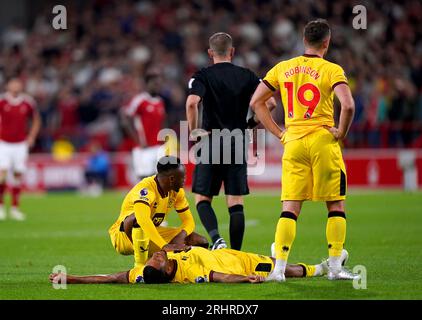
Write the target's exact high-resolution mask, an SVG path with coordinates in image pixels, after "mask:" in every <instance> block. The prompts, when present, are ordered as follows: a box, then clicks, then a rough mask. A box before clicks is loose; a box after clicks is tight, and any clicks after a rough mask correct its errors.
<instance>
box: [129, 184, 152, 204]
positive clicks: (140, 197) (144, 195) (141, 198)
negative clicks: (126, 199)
mask: <svg viewBox="0 0 422 320" xmlns="http://www.w3.org/2000/svg"><path fill="white" fill-rule="evenodd" d="M156 197H157V196H156V194H155V192H154V190H153V189H152V188H151V187H148V186H146V185H145V186H142V187H141V188H140V190H139V192H133V193H132V202H133V204H135V203H138V202H141V203H144V204H146V205H147V206H149V207H151V206H152V205H153V203H154V201H155V198H156Z"/></svg>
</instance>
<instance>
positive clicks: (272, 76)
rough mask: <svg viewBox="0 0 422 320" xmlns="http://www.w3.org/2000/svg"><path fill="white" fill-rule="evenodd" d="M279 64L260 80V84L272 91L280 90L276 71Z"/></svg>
mask: <svg viewBox="0 0 422 320" xmlns="http://www.w3.org/2000/svg"><path fill="white" fill-rule="evenodd" d="M280 63H281V62H280ZM280 63H278V64H276V65H275V66H274V67H273V68H272V69H271V70H270V71H268V72H267V74H266V76H265V78H264V79H263V80H262V82H264V83H265V84H266V86H267V87H268V88H269V89H271V90H272V91H277V90H278V89H280V82H279V80H278V75H279V71H278V69H279V66H280Z"/></svg>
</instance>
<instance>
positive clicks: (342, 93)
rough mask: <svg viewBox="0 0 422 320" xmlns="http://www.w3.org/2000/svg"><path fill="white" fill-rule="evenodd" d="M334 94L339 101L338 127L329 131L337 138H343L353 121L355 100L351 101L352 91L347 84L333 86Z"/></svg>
mask: <svg viewBox="0 0 422 320" xmlns="http://www.w3.org/2000/svg"><path fill="white" fill-rule="evenodd" d="M334 94H335V95H336V96H337V98H338V99H339V101H340V104H341V112H340V121H339V124H338V128H330V129H329V130H330V132H331V133H332V134H333V135H334V137H335V138H337V139H340V140H341V139H344V138H345V137H346V135H347V133H348V132H349V128H350V126H351V124H352V121H353V116H354V114H355V102H354V101H353V97H352V93H351V91H350V88H349V86H348V85H347V84H344V83H342V84H339V85H337V86H335V87H334Z"/></svg>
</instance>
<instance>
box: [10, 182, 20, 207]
mask: <svg viewBox="0 0 422 320" xmlns="http://www.w3.org/2000/svg"><path fill="white" fill-rule="evenodd" d="M20 195H21V186H20V185H19V186H13V187H12V207H15V208H17V207H19V202H20V201H19V200H20Z"/></svg>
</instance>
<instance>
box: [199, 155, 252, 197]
mask: <svg viewBox="0 0 422 320" xmlns="http://www.w3.org/2000/svg"><path fill="white" fill-rule="evenodd" d="M247 167H248V165H247V164H246V163H245V164H202V163H199V164H197V165H196V166H195V170H194V172H193V182H192V192H193V193H197V194H201V195H203V196H208V197H212V196H217V195H218V194H219V193H220V188H221V185H222V184H223V183H224V193H225V194H226V195H231V196H243V195H247V194H249V187H248V175H247Z"/></svg>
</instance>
